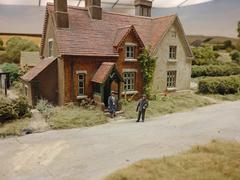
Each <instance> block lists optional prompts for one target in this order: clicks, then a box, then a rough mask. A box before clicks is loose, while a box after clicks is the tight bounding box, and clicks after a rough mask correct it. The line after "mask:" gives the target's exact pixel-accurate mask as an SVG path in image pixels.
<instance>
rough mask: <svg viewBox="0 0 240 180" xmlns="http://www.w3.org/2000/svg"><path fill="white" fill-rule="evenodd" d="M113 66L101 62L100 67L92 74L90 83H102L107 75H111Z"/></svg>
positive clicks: (112, 64)
mask: <svg viewBox="0 0 240 180" xmlns="http://www.w3.org/2000/svg"><path fill="white" fill-rule="evenodd" d="M114 66H115V63H111V62H103V63H102V64H101V66H100V67H99V68H98V70H97V72H96V73H95V74H94V76H93V78H92V80H91V81H92V82H96V83H100V84H101V83H104V82H105V80H106V79H107V77H108V75H109V73H111V71H112V69H113V68H114Z"/></svg>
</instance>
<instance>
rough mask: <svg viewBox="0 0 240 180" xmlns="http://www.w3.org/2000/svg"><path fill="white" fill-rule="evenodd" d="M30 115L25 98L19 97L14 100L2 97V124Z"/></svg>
mask: <svg viewBox="0 0 240 180" xmlns="http://www.w3.org/2000/svg"><path fill="white" fill-rule="evenodd" d="M29 115H30V109H29V105H28V102H27V100H26V99H25V98H24V97H19V98H17V99H14V100H11V99H8V98H5V97H0V123H3V122H5V121H7V120H12V119H18V118H22V117H25V116H29Z"/></svg>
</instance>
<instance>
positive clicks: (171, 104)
mask: <svg viewBox="0 0 240 180" xmlns="http://www.w3.org/2000/svg"><path fill="white" fill-rule="evenodd" d="M210 104H214V102H213V101H211V100H210V98H205V97H204V96H201V95H197V94H194V93H189V92H186V93H171V94H169V95H168V96H163V95H158V96H157V98H156V100H151V101H149V108H148V109H147V112H146V116H147V117H154V116H159V115H162V114H169V113H174V112H180V111H186V110H191V109H193V108H197V107H202V106H206V105H210ZM136 106H137V102H135V101H133V102H125V103H123V112H124V117H126V118H128V119H129V118H136V117H137V113H136Z"/></svg>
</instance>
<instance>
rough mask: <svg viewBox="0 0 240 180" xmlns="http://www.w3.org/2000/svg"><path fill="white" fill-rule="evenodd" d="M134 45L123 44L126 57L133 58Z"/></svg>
mask: <svg viewBox="0 0 240 180" xmlns="http://www.w3.org/2000/svg"><path fill="white" fill-rule="evenodd" d="M134 50H135V47H134V46H130V45H127V46H125V57H126V59H134Z"/></svg>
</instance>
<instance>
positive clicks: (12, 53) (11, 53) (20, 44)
mask: <svg viewBox="0 0 240 180" xmlns="http://www.w3.org/2000/svg"><path fill="white" fill-rule="evenodd" d="M38 50H39V47H38V46H37V45H36V44H34V43H33V42H32V41H28V40H26V39H22V38H21V37H12V38H10V39H9V40H8V41H7V43H6V51H7V54H8V57H9V58H10V59H11V60H12V62H14V63H19V62H20V52H21V51H38Z"/></svg>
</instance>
